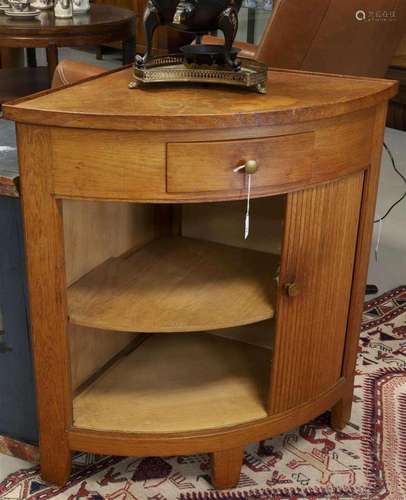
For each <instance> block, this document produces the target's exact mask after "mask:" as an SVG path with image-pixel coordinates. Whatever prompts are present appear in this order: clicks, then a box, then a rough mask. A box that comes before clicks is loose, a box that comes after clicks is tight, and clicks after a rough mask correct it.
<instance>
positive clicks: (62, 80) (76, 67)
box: [52, 59, 107, 88]
mask: <svg viewBox="0 0 406 500" xmlns="http://www.w3.org/2000/svg"><path fill="white" fill-rule="evenodd" d="M106 71H107V70H106V69H104V68H100V67H99V66H95V65H93V64H84V63H80V62H77V61H69V60H68V59H65V60H63V61H61V62H60V63H59V64H58V66H57V67H56V70H55V73H54V77H53V79H52V88H58V87H62V86H63V85H69V84H71V83H75V82H78V81H80V80H84V79H85V78H90V77H91V76H96V75H101V74H102V73H105V72H106Z"/></svg>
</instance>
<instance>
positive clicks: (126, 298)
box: [68, 237, 279, 333]
mask: <svg viewBox="0 0 406 500" xmlns="http://www.w3.org/2000/svg"><path fill="white" fill-rule="evenodd" d="M278 264H279V259H278V257H276V256H274V255H272V254H269V253H265V252H260V251H256V250H250V249H246V248H236V247H233V246H229V245H224V244H220V243H213V242H210V241H204V240H199V239H194V238H184V237H167V238H165V237H164V238H157V239H155V240H153V241H152V242H150V243H148V244H147V245H145V246H144V247H142V248H141V249H139V250H137V251H134V252H132V253H131V252H130V253H125V254H124V255H122V256H120V257H118V258H111V259H108V260H107V261H106V262H105V263H103V264H101V265H100V266H98V267H96V268H95V269H94V270H92V271H91V272H89V273H88V274H86V275H85V276H84V277H82V278H81V279H79V280H78V281H77V282H75V283H74V284H73V285H71V286H70V287H69V289H68V305H69V317H70V322H71V323H72V324H74V325H79V326H85V327H92V328H100V329H104V330H116V331H122V332H155V333H160V332H167V333H173V332H192V331H205V330H215V329H221V328H230V327H235V326H241V325H247V324H251V323H256V322H259V321H264V320H267V319H270V318H272V317H273V315H274V308H273V303H274V294H275V279H274V278H275V275H276V272H277V267H278Z"/></svg>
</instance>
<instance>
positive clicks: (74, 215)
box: [63, 200, 155, 390]
mask: <svg viewBox="0 0 406 500" xmlns="http://www.w3.org/2000/svg"><path fill="white" fill-rule="evenodd" d="M63 219H64V236H65V238H64V239H65V262H66V276H67V282H68V285H69V284H71V283H74V282H75V281H76V280H78V279H79V278H81V277H82V276H83V275H85V274H86V273H88V272H89V271H91V270H92V269H93V268H95V267H96V266H98V265H99V264H101V263H103V262H104V261H106V260H107V259H109V258H110V257H118V256H119V255H121V254H122V253H124V252H126V251H128V250H130V249H131V248H135V247H141V246H143V245H145V244H146V243H148V242H149V241H151V240H152V239H153V238H154V234H155V228H154V212H153V207H152V206H150V205H140V204H129V203H103V202H90V201H81V200H64V201H63ZM134 336H135V335H134V334H128V333H118V334H114V333H112V332H105V331H103V330H93V329H89V328H82V327H79V326H73V325H70V326H69V342H70V352H71V371H72V388H73V390H75V389H77V388H78V387H79V386H80V385H81V384H82V383H83V382H85V381H86V380H87V379H88V378H89V377H90V376H91V375H93V374H94V373H95V372H97V371H98V370H99V369H100V368H102V367H103V366H104V365H105V364H106V363H107V362H108V361H109V360H110V359H111V358H112V357H113V356H115V355H116V354H117V353H119V352H120V351H121V350H122V349H124V348H125V347H126V346H127V345H128V344H129V343H131V342H132V340H133V339H134Z"/></svg>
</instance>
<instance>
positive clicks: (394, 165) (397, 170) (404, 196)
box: [374, 142, 406, 224]
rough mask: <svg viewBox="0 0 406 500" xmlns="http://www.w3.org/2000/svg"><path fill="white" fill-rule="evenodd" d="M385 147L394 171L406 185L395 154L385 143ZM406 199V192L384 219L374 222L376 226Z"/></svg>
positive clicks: (405, 179) (384, 217) (391, 207)
mask: <svg viewBox="0 0 406 500" xmlns="http://www.w3.org/2000/svg"><path fill="white" fill-rule="evenodd" d="M383 146H384V148H385V150H386V152H387V153H388V155H389V158H390V160H391V162H392V167H393V170H394V171H395V172H396V173H397V174H398V176H399V177H400V178H401V179H402V181H403V182H404V183H405V185H406V177H405V176H404V175H403V174H402V172H401V171H400V170H399V169H398V168H397V166H396V163H395V158H394V157H393V154H392V151H391V150H390V149H389V147H388V146H387V144H386V143H385V142H384V143H383ZM405 198H406V190H405V192H404V193H403V195H402V196H401V197H400V198H399V199H398V200H397V201H395V203H393V204H392V205H391V206H390V207H389V208H388V210H387V211H386V213H385V215H383V216H382V217H380V218H379V219H377V220H374V224H378V223H379V222H382V221H383V220H384V219H386V217H387V216H388V215H389V214H390V213H391V212H392V210H393V209H394V208H395V207H396V206H398V205H399V203H402V201H403V200H404V199H405Z"/></svg>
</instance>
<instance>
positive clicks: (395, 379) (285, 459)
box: [0, 286, 406, 500]
mask: <svg viewBox="0 0 406 500" xmlns="http://www.w3.org/2000/svg"><path fill="white" fill-rule="evenodd" d="M209 473H210V464H209V458H208V456H206V455H201V456H193V457H178V458H169V459H162V458H135V457H131V458H117V457H95V456H90V455H86V454H81V455H78V456H77V457H76V458H75V466H74V473H73V474H72V477H71V479H70V481H69V482H68V484H67V485H66V486H65V487H64V488H56V487H51V486H49V485H47V484H44V482H43V481H42V480H41V477H40V476H39V474H38V467H37V466H35V467H32V468H30V469H27V470H20V471H18V472H15V473H13V474H11V475H10V476H9V477H8V478H6V479H5V480H4V481H3V482H2V483H0V499H2V500H6V499H7V500H15V499H30V500H45V499H48V498H58V499H69V500H79V499H89V500H99V499H107V500H116V499H117V500H130V499H131V500H199V499H201V500H210V499H213V500H215V499H224V500H226V499H230V500H232V499H244V500H248V499H299V498H309V499H336V500H341V499H362V500H366V499H382V498H387V499H393V500H401V499H405V498H406V286H405V287H401V288H398V289H397V290H394V291H392V292H390V293H387V294H385V295H383V296H382V297H380V298H378V299H375V300H373V301H371V302H369V303H367V304H366V306H365V312H364V322H363V326H362V334H361V340H360V347H359V358H358V366H357V377H356V390H355V395H354V408H353V413H352V418H351V423H350V424H349V425H348V426H347V427H346V428H345V429H344V431H343V432H334V431H333V430H332V429H330V427H328V414H325V415H322V416H320V417H319V418H318V419H317V420H315V421H313V422H311V423H309V424H307V425H304V426H302V427H301V428H300V429H297V430H295V431H292V432H288V433H286V434H283V435H281V436H279V437H277V438H275V439H271V440H268V441H266V442H263V443H262V444H260V445H258V444H257V445H255V446H250V447H249V448H247V450H246V453H245V461H244V466H243V469H242V474H241V480H240V483H239V485H238V488H237V489H235V490H232V491H229V492H220V491H216V490H214V489H213V488H212V486H211V484H210V481H209V477H210V476H209Z"/></svg>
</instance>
